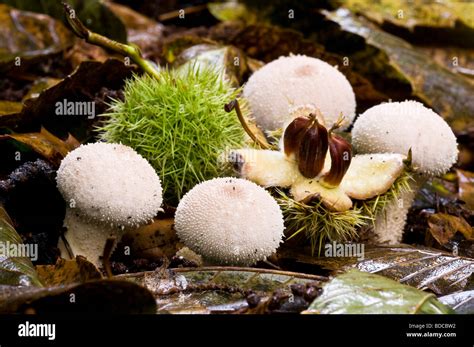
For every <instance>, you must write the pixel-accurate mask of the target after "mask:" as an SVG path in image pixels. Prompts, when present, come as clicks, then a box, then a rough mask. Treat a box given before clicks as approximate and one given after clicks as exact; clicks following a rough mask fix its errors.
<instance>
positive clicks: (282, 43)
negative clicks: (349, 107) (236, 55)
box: [207, 5, 388, 109]
mask: <svg viewBox="0 0 474 347" xmlns="http://www.w3.org/2000/svg"><path fill="white" fill-rule="evenodd" d="M292 6H293V5H292ZM286 16H287V17H288V13H286ZM207 36H208V37H209V38H211V39H213V40H216V41H218V42H221V43H223V44H226V45H233V46H236V47H238V48H240V49H241V50H243V51H244V52H245V53H246V54H247V55H248V56H249V57H251V58H254V59H258V60H261V61H264V62H266V63H268V62H270V61H272V60H275V59H277V58H279V57H280V56H282V55H283V56H287V55H290V54H305V55H307V56H310V57H315V58H319V59H322V60H324V61H325V62H327V63H329V64H331V65H333V66H337V67H338V69H339V70H340V71H341V72H342V73H343V74H344V75H345V76H346V77H347V79H348V80H349V82H350V83H351V85H352V88H353V89H354V92H355V94H356V99H357V105H359V107H361V108H362V109H365V108H367V107H369V106H373V105H376V104H379V103H380V102H382V101H385V100H387V99H388V96H387V95H386V94H385V93H384V92H382V91H381V90H382V89H376V88H374V85H375V84H374V83H373V82H369V80H368V79H367V78H365V77H363V76H362V75H361V74H359V73H358V72H356V71H355V70H354V69H353V66H352V64H350V65H348V64H345V63H344V58H343V56H339V55H337V54H334V53H330V52H328V51H326V50H325V48H324V46H322V45H320V44H318V43H316V42H315V41H311V40H307V39H305V38H304V36H303V35H302V34H301V33H299V32H297V31H294V30H290V29H285V28H281V27H277V26H272V25H262V24H254V25H246V24H243V23H239V22H223V23H220V24H219V25H217V26H215V27H213V28H212V29H211V30H210V31H209V32H208V33H207Z"/></svg>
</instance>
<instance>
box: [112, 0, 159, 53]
mask: <svg viewBox="0 0 474 347" xmlns="http://www.w3.org/2000/svg"><path fill="white" fill-rule="evenodd" d="M104 5H105V6H106V7H107V8H108V9H109V10H111V11H112V12H113V13H114V14H115V15H116V16H117V17H118V18H119V19H120V21H122V23H123V24H124V25H125V27H126V30H127V40H128V43H133V44H135V45H137V46H138V47H140V50H141V51H142V54H143V56H144V57H145V58H147V59H150V58H151V56H153V57H154V55H156V53H157V52H159V51H160V50H161V44H162V41H163V31H164V26H163V25H162V24H160V23H158V22H156V21H154V20H153V19H151V18H149V17H146V16H144V15H143V14H141V13H138V12H135V11H134V10H132V9H130V8H129V7H127V6H123V5H120V4H117V3H113V2H105V3H104ZM152 60H153V59H152Z"/></svg>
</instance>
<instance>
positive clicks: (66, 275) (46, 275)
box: [36, 256, 102, 286]
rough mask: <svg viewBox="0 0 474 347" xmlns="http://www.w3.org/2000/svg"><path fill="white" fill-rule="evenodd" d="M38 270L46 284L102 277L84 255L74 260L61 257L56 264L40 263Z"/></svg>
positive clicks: (83, 280) (78, 281)
mask: <svg viewBox="0 0 474 347" xmlns="http://www.w3.org/2000/svg"><path fill="white" fill-rule="evenodd" d="M36 272H37V273H38V277H39V279H40V281H41V282H42V283H43V284H44V285H45V286H55V285H61V284H72V283H84V282H88V281H92V280H98V279H101V278H102V274H101V273H100V271H99V270H98V269H97V268H96V267H95V265H94V264H92V263H91V262H89V261H87V259H86V258H84V257H82V256H77V257H76V259H74V260H65V259H61V258H60V259H58V261H57V262H56V264H55V265H38V266H36Z"/></svg>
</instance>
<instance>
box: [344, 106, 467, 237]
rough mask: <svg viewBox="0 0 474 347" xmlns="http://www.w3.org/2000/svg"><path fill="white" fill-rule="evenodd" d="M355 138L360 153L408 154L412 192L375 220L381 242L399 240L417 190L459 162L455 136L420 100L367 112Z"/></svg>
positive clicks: (358, 120) (355, 127)
mask: <svg viewBox="0 0 474 347" xmlns="http://www.w3.org/2000/svg"><path fill="white" fill-rule="evenodd" d="M352 140H353V145H354V148H355V149H356V150H357V151H358V152H359V153H381V152H385V153H400V154H407V153H408V156H409V161H410V166H411V169H412V170H413V171H414V172H415V173H416V174H418V178H417V179H416V180H415V181H414V182H413V183H412V184H411V188H412V191H411V192H405V193H403V194H402V195H401V196H400V197H399V198H398V199H396V200H394V201H393V202H392V203H391V204H390V206H388V207H387V208H386V209H385V211H384V212H382V213H379V215H378V216H377V221H376V223H375V227H374V232H375V238H376V239H377V240H378V241H379V242H381V243H389V244H396V243H399V242H400V241H401V240H402V235H403V229H404V227H405V222H406V218H407V213H408V210H409V208H410V206H411V205H412V203H413V200H414V198H415V196H416V192H417V191H418V190H419V188H420V187H421V185H422V184H423V183H424V182H425V181H426V180H427V179H428V178H430V177H435V176H439V175H442V174H444V173H446V172H447V171H448V170H449V169H450V168H451V166H452V165H453V164H454V163H455V162H456V160H457V155H458V149H457V143H456V137H455V136H454V133H453V131H452V130H451V128H450V127H449V125H448V124H447V123H446V122H445V121H444V120H443V118H441V117H440V116H439V115H438V114H436V113H435V112H434V111H432V110H431V109H429V108H426V107H425V106H423V104H421V103H419V102H416V101H404V102H389V103H383V104H380V105H377V106H374V107H372V108H370V109H368V110H367V111H365V112H364V113H363V114H361V115H360V116H359V118H358V119H357V120H356V122H355V123H354V128H353V130H352Z"/></svg>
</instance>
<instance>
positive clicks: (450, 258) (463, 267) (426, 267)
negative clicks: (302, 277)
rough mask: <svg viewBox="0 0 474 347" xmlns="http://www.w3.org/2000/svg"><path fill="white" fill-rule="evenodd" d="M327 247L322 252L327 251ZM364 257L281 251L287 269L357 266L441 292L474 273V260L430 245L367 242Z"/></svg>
mask: <svg viewBox="0 0 474 347" xmlns="http://www.w3.org/2000/svg"><path fill="white" fill-rule="evenodd" d="M324 250H325V249H324ZM324 250H323V252H322V254H325V253H324ZM362 257H363V259H361V257H360V255H358V254H356V255H355V256H354V257H315V256H312V255H311V250H310V249H309V248H308V249H297V248H292V249H288V248H284V247H283V248H280V250H279V251H278V258H279V263H280V264H281V266H283V265H285V267H286V268H290V269H296V268H299V267H304V268H305V270H306V272H309V269H311V270H312V271H311V272H313V273H327V271H330V272H338V271H345V270H348V269H351V268H356V269H358V270H360V271H364V272H370V273H374V274H380V275H383V276H385V277H387V278H391V279H393V280H396V281H398V282H400V283H403V284H408V285H410V286H413V287H416V288H418V289H421V290H426V289H428V290H430V291H432V292H434V293H435V294H437V295H446V294H449V293H453V292H456V291H459V290H463V289H464V288H465V286H466V285H467V283H468V281H469V278H470V276H471V275H472V273H473V272H474V260H472V259H470V258H465V257H457V256H454V255H452V254H449V253H445V252H442V251H439V250H434V249H430V248H426V247H419V248H417V247H413V246H408V245H400V246H398V247H390V246H371V245H365V246H364V249H363V252H362ZM358 258H359V259H358ZM322 269H323V270H322Z"/></svg>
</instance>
